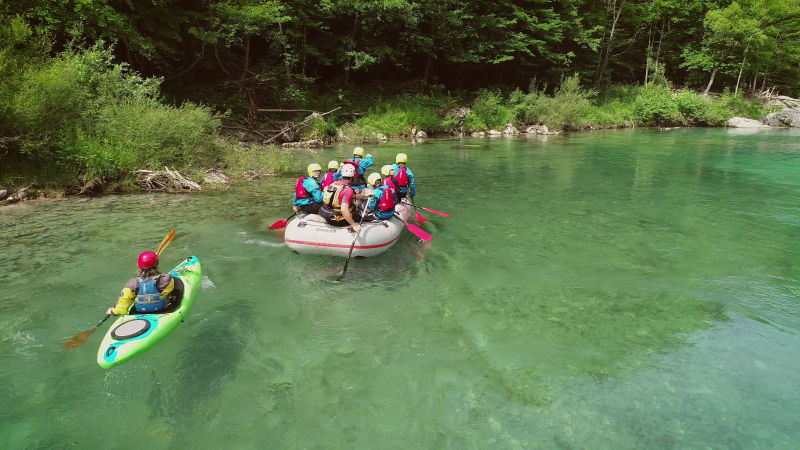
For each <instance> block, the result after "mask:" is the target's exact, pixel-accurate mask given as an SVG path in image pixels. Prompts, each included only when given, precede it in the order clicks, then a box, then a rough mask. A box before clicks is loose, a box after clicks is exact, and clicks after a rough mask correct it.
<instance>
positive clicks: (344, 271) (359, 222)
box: [336, 200, 369, 281]
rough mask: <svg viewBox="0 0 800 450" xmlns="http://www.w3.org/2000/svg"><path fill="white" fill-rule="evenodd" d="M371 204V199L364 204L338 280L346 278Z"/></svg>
mask: <svg viewBox="0 0 800 450" xmlns="http://www.w3.org/2000/svg"><path fill="white" fill-rule="evenodd" d="M368 205H369V200H367V204H366V205H364V211H362V212H361V220H359V221H358V231H357V232H356V235H355V237H353V243H352V244H350V253H348V254H347V261H345V262H344V268H343V269H342V273H341V274H340V275H339V278H337V279H336V281H342V280H344V275H345V274H346V273H347V266H348V264H350V257H351V256H353V249H354V248H355V246H356V239H358V235H359V234H360V233H361V224H362V223H363V222H364V216H366V215H367V206H368Z"/></svg>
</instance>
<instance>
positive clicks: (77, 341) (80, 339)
mask: <svg viewBox="0 0 800 450" xmlns="http://www.w3.org/2000/svg"><path fill="white" fill-rule="evenodd" d="M173 239H175V230H171V231H170V232H169V233H168V234H167V235H166V236H164V239H163V240H162V241H161V243H160V244H158V250H156V256H158V255H160V254H161V252H163V251H164V249H165V248H167V246H168V245H169V243H170V242H172V240H173ZM109 317H111V314H106V316H105V317H104V318H103V320H101V321H100V322H98V323H97V325H95V326H93V327H92V328H89V329H88V330H86V331H81V332H80V333H78V334H76V335H75V336H73V338H72V339H70V340H68V341H67V342H66V343H64V346H63V347H62V348H63V349H64V350H72V349H75V348H78V347H83V345H84V344H86V342H87V341H88V340H89V336H90V335H91V334H92V333H94V330H96V329H97V327H99V326H100V325H102V324H103V322H105V321H106V320H108V318H109Z"/></svg>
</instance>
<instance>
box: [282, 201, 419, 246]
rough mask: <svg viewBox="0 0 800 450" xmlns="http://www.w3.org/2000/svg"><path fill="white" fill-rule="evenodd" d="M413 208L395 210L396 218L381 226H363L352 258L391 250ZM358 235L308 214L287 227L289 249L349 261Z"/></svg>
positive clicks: (375, 224)
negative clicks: (348, 257) (351, 247)
mask: <svg viewBox="0 0 800 450" xmlns="http://www.w3.org/2000/svg"><path fill="white" fill-rule="evenodd" d="M411 209H412V208H411V207H410V206H408V205H405V204H399V205H397V206H395V217H392V218H391V219H389V220H382V221H380V222H363V223H362V224H361V233H359V235H358V239H356V245H355V247H354V248H353V256H364V257H367V256H375V255H379V254H381V253H383V252H385V251H386V250H389V249H390V248H392V246H393V245H394V244H395V242H397V239H398V238H399V237H400V233H402V232H403V228H405V222H407V221H408V219H409V218H410V217H411V212H412V211H411ZM354 236H355V232H354V231H352V230H351V229H350V227H334V226H332V225H328V223H326V222H325V219H323V218H322V217H320V216H318V215H316V214H309V215H306V216H303V217H295V218H294V219H293V220H292V221H291V222H289V224H288V225H286V235H285V240H286V245H288V246H289V248H290V249H292V250H294V251H296V252H297V253H302V254H315V255H329V256H341V257H344V258H347V255H348V254H349V253H350V245H351V244H352V243H353V237H354Z"/></svg>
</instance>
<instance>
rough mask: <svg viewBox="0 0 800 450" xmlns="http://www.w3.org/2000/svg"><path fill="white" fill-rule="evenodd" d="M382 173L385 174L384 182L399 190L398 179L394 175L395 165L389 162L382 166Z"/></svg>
mask: <svg viewBox="0 0 800 450" xmlns="http://www.w3.org/2000/svg"><path fill="white" fill-rule="evenodd" d="M381 175H383V184H384V185H386V186H389V187H390V188H392V189H393V190H395V191H397V190H398V183H397V179H396V178H395V177H394V166H392V165H390V164H387V165H385V166H383V167H381Z"/></svg>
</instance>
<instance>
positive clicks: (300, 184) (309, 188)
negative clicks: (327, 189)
mask: <svg viewBox="0 0 800 450" xmlns="http://www.w3.org/2000/svg"><path fill="white" fill-rule="evenodd" d="M321 173H322V167H320V165H319V164H317V163H312V164H309V165H308V176H307V177H299V178H298V179H297V184H295V187H294V202H293V207H294V212H295V213H298V212H301V211H302V212H303V213H305V214H316V213H317V212H319V208H320V207H321V206H322V189H321V188H320V185H319V182H318V181H317V180H318V179H319V176H320V174H321Z"/></svg>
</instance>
